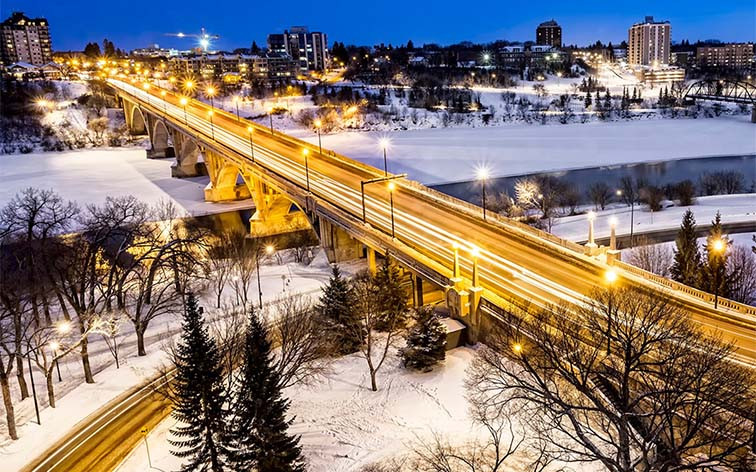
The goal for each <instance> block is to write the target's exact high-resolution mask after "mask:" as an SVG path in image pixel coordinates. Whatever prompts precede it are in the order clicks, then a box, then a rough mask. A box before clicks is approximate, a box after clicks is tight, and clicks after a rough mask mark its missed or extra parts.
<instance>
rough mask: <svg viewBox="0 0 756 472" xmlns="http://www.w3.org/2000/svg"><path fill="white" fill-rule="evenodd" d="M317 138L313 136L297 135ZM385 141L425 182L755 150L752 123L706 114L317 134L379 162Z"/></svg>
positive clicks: (395, 166) (395, 162)
mask: <svg viewBox="0 0 756 472" xmlns="http://www.w3.org/2000/svg"><path fill="white" fill-rule="evenodd" d="M298 134H300V137H303V138H304V139H307V140H308V141H310V142H312V143H317V139H318V138H317V135H314V134H313V133H311V132H309V133H298ZM384 137H385V138H389V139H390V141H391V147H390V149H389V150H388V162H389V170H390V171H391V172H395V173H400V172H407V173H408V174H409V178H411V179H413V180H418V181H420V182H422V183H424V184H426V185H430V184H440V183H445V182H456V181H461V180H472V179H474V178H475V169H476V167H477V166H479V165H485V166H487V167H488V168H489V170H490V175H491V177H501V176H507V175H519V174H524V173H529V172H538V171H550V170H563V169H570V168H578V167H593V166H599V165H612V164H624V163H636V162H647V161H655V160H669V159H680V158H689V157H704V156H724V155H743V154H753V153H756V126H754V125H753V124H752V123H751V122H750V118H749V117H745V116H726V117H725V116H722V117H719V118H712V119H704V118H700V119H695V120H693V119H684V120H682V119H681V120H654V121H650V120H643V121H622V122H609V123H603V122H594V123H588V124H568V125H547V126H540V125H527V124H514V125H508V126H500V127H486V128H436V129H425V130H411V131H399V132H388V133H361V132H346V133H339V134H333V135H323V136H322V140H323V147H325V148H328V149H333V150H335V151H336V152H338V153H341V154H344V155H346V156H349V157H352V158H355V159H359V160H361V161H364V162H368V163H370V164H373V165H377V166H379V167H383V161H382V159H383V157H382V154H381V150H380V148H379V146H378V140H379V139H380V138H384Z"/></svg>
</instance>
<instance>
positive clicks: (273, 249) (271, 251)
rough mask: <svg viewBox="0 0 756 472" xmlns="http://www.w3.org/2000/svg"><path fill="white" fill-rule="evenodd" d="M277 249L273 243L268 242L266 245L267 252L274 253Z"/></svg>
mask: <svg viewBox="0 0 756 472" xmlns="http://www.w3.org/2000/svg"><path fill="white" fill-rule="evenodd" d="M275 250H276V248H275V247H273V245H272V244H268V245H267V246H265V253H266V254H273V251H275Z"/></svg>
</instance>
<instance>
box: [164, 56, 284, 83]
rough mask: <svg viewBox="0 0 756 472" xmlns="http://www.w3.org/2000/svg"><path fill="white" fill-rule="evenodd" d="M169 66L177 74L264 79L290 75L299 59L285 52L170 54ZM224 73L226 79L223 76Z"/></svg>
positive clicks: (206, 77)
mask: <svg viewBox="0 0 756 472" xmlns="http://www.w3.org/2000/svg"><path fill="white" fill-rule="evenodd" d="M169 62H170V64H171V70H172V71H173V73H174V74H177V75H184V76H186V75H193V76H199V77H202V78H203V79H204V80H211V79H224V81H226V82H228V81H229V80H230V78H231V77H234V76H238V77H239V78H240V79H241V78H244V79H249V80H252V79H259V80H266V81H275V80H288V79H293V78H295V77H296V76H297V75H298V74H299V63H298V62H297V61H295V60H293V59H292V58H291V57H289V56H288V55H286V54H272V53H269V54H261V55H246V54H207V55H204V54H203V55H197V56H181V57H173V58H171V59H170V60H169ZM226 77H228V78H229V80H225V78H226Z"/></svg>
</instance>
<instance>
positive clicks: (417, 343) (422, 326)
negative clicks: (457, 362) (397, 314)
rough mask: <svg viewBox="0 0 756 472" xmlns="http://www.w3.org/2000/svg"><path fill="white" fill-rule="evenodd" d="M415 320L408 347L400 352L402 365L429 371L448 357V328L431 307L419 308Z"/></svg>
mask: <svg viewBox="0 0 756 472" xmlns="http://www.w3.org/2000/svg"><path fill="white" fill-rule="evenodd" d="M414 319H415V324H414V325H413V326H412V327H411V328H410V330H409V334H408V335H407V346H406V347H405V348H403V349H401V351H400V354H401V356H402V363H403V364H404V366H405V367H410V368H413V369H420V370H425V371H428V370H431V368H432V367H433V366H434V365H435V364H436V363H438V362H439V361H442V360H444V358H445V357H446V326H444V324H443V323H442V322H441V319H440V318H439V317H438V315H437V314H436V312H435V311H434V310H433V307H430V306H422V307H420V308H418V309H417V310H416V311H415V315H414Z"/></svg>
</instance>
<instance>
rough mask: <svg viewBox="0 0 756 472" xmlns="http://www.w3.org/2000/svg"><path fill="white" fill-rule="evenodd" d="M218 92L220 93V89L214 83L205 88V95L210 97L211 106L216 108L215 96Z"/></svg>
mask: <svg viewBox="0 0 756 472" xmlns="http://www.w3.org/2000/svg"><path fill="white" fill-rule="evenodd" d="M216 93H218V91H217V90H216V89H215V87H213V86H212V85H208V87H207V88H206V89H205V96H207V97H208V98H209V99H210V108H215V103H214V102H213V97H215V94H216Z"/></svg>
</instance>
